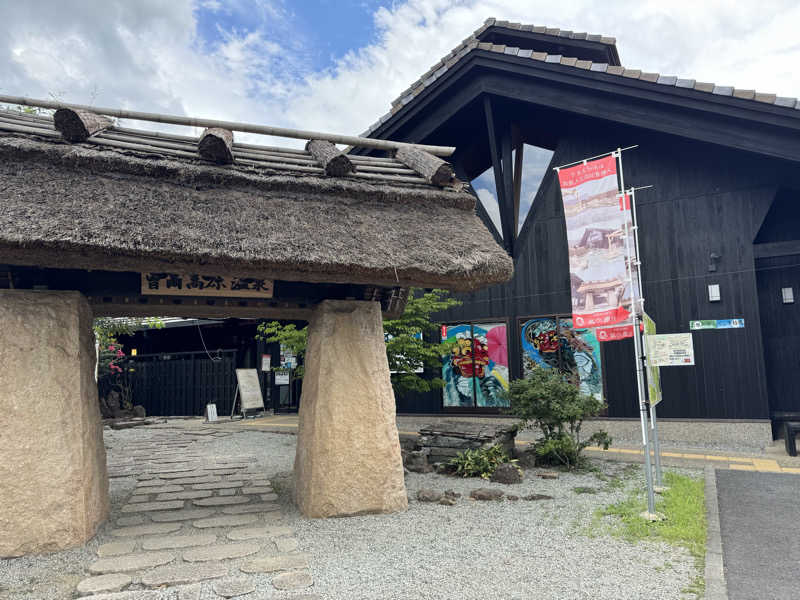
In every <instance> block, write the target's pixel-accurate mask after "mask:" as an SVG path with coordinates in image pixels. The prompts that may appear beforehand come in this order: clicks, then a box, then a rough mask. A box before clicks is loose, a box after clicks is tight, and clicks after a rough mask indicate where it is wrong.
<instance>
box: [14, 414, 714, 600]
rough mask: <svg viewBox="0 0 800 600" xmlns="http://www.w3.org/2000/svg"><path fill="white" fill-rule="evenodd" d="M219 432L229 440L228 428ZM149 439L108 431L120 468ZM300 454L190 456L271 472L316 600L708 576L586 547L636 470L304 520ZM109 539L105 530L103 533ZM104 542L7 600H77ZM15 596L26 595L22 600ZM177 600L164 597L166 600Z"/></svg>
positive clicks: (624, 545)
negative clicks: (293, 482) (129, 448)
mask: <svg viewBox="0 0 800 600" xmlns="http://www.w3.org/2000/svg"><path fill="white" fill-rule="evenodd" d="M148 429H149V428H148ZM220 431H226V430H225V429H224V427H223V426H220ZM147 435H148V433H147V430H144V429H143V428H136V429H130V430H122V431H108V430H107V431H106V444H107V446H109V447H110V448H111V449H112V450H111V454H114V455H117V456H120V455H121V454H120V452H124V445H125V443H126V442H127V441H130V440H140V439H144V438H145V437H146V436H147ZM295 443H296V437H295V436H294V435H286V434H279V433H266V432H263V431H252V432H250V431H244V432H242V431H238V432H234V433H232V435H229V436H227V437H213V436H212V437H209V438H206V439H203V440H202V441H200V442H198V443H195V444H194V445H193V446H192V447H191V451H190V452H191V453H192V454H201V455H206V456H216V457H225V456H236V455H250V456H254V457H256V459H257V460H258V462H259V463H261V464H262V465H264V470H265V475H266V477H267V478H270V479H272V480H273V481H274V482H275V483H276V484H277V485H276V486H275V487H276V491H279V493H280V501H281V502H282V503H283V504H284V512H285V515H286V516H285V523H286V525H289V526H291V527H293V528H294V529H295V530H296V538H297V540H298V541H299V543H300V550H302V551H306V552H309V553H310V554H311V556H312V559H311V572H312V574H313V576H314V581H315V584H314V587H313V588H312V589H311V590H308V591H307V592H306V593H308V592H312V591H313V593H314V594H317V595H318V597H320V598H326V599H331V600H333V599H337V600H338V599H347V600H357V599H362V598H363V599H370V600H377V599H389V598H391V599H406V598H408V599H412V598H413V599H414V600H422V599H431V600H433V599H440V598H441V599H448V600H449V599H452V598H460V599H465V600H467V599H476V600H477V599H481V600H488V599H503V600H512V599H520V600H521V599H528V598H531V599H532V598H536V599H550V598H552V599H559V600H561V599H565V598H571V599H572V598H575V599H578V598H592V599H597V600H602V599H613V600H618V599H619V598H626V599H648V600H660V599H677V598H681V597H682V595H681V590H682V589H683V588H685V587H686V586H687V585H688V584H689V583H690V581H691V580H692V578H694V577H695V575H696V574H697V573H696V569H695V566H694V561H693V559H692V557H691V556H690V555H689V554H688V553H687V552H685V551H683V550H682V549H679V548H675V547H672V546H668V545H666V544H659V543H639V544H631V543H628V542H625V541H623V540H619V539H616V538H610V537H608V536H605V535H602V534H601V535H594V536H589V535H587V529H588V528H589V527H590V525H591V522H592V517H593V514H594V511H595V510H596V509H597V508H598V507H601V506H605V505H608V504H610V503H612V502H616V501H618V500H621V499H622V498H624V497H626V496H627V494H628V490H629V489H630V488H631V487H632V486H634V485H640V484H641V480H643V477H642V476H641V470H637V471H636V473H635V475H631V471H632V470H631V469H630V468H628V470H627V473H628V478H627V479H626V480H625V481H626V485H625V486H624V487H623V488H622V489H619V488H613V487H610V486H608V485H607V483H606V482H604V481H601V480H600V478H598V476H597V475H596V474H594V473H584V474H573V473H561V474H560V477H559V478H558V479H555V480H550V479H541V478H539V477H537V476H536V472H537V470H535V469H533V470H528V471H526V475H525V480H524V481H523V483H521V484H516V485H510V486H504V485H501V484H493V483H490V482H485V481H482V480H480V479H460V478H454V477H446V476H442V475H436V474H425V475H423V474H415V473H410V474H408V475H407V476H406V485H407V487H408V492H409V498H410V501H409V509H408V511H407V512H405V513H400V514H394V515H368V516H359V517H351V518H346V519H326V520H321V519H305V518H303V517H301V515H300V514H299V513H298V512H297V510H296V508H294V506H293V505H292V504H291V500H290V498H289V496H290V494H289V492H288V487H289V485H288V483H289V482H288V478H289V476H288V473H290V472H291V469H292V466H293V463H294V452H295ZM595 464H596V466H597V467H598V469H600V471H601V472H602V473H603V474H605V475H607V476H610V477H613V476H616V475H619V474H621V473H623V471H625V469H626V467H628V466H627V465H625V464H623V463H616V462H613V461H596V462H595ZM684 472H687V473H693V474H697V473H699V472H698V471H689V470H684ZM279 473H280V474H282V475H281V476H279ZM134 486H135V480H134V479H133V478H117V479H112V480H111V496H112V503H113V504H114V505H115V507H117V508H119V506H120V505H121V504H122V503H123V502H124V501H125V500H126V499H127V497H128V496H129V495H130V492H131V491H132V490H133V488H134ZM478 487H492V488H499V489H502V490H503V491H504V492H506V493H511V494H515V495H517V496H525V495H528V494H531V493H537V494H547V495H550V496H553V497H554V499H553V500H541V501H525V500H519V501H517V502H511V501H506V500H504V501H501V502H478V501H472V500H469V499H468V498H467V496H468V495H469V492H470V491H471V490H473V489H476V488H478ZM577 487H591V488H596V489H597V493H594V494H591V493H590V494H578V493H576V492H575V491H574V488H577ZM421 488H431V489H435V490H440V491H444V490H448V489H450V490H455V491H456V492H459V493H461V494H463V497H462V498H460V499H459V500H458V501H457V504H456V505H455V506H443V505H439V504H429V503H420V502H417V500H416V493H417V491H418V490H419V489H421ZM109 528H110V527H109V525H108V524H107V525H105V526H104V528H103V530H102V531H101V533H103V532H105V530H106V529H109ZM104 537H105V536H103V535H101V536H98V537H96V538H95V539H93V540H92V541H90V542H89V543H88V544H87V545H86V546H85V547H83V548H81V549H76V550H69V551H62V552H58V553H54V554H49V555H42V556H35V557H24V558H18V559H9V560H0V598H2V599H3V600H5V599H10V600H21V599H22V598H26V599H27V598H35V599H37V600H39V599H41V600H50V599H52V600H61V599H64V598H71V597H72V590H74V587H75V584H76V583H77V582H78V581H79V580H80V579H81V578H82V577H83V575H84V569H85V567H86V566H87V565H88V564H89V563H90V562H92V561H93V560H94V559H95V557H96V555H95V549H96V547H97V545H98V543H99V542H98V538H101V539H102V538H104ZM257 579H258V581H257V582H256V585H257V591H256V593H255V594H253V595H251V596H245V598H251V597H252V598H274V599H276V600H277V599H284V598H292V597H295V598H298V599H299V598H302V597H303V594H289V593H278V592H275V591H274V590H273V589H272V586H271V585H270V584H269V578H267V577H259V578H257ZM202 587H203V593H202V595H201V598H202V599H203V600H205V599H206V598H213V597H215V596H214V595H213V594H212V593H211V591H210V585H209V584H203V586H202ZM9 589H15V593H14V595H11V594H10V593H9V592H8V590H9ZM22 590H25V593H21V592H22ZM66 590H68V592H66ZM173 597H175V596H174V594H172V593H171V592H167V591H165V592H164V598H165V599H166V598H173Z"/></svg>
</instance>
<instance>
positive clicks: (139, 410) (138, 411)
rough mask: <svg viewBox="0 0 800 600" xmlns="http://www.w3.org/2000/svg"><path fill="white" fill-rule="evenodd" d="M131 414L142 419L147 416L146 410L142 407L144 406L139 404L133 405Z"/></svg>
mask: <svg viewBox="0 0 800 600" xmlns="http://www.w3.org/2000/svg"><path fill="white" fill-rule="evenodd" d="M133 416H134V417H136V418H137V419H144V418H145V417H146V416H147V412H146V411H145V409H144V406H142V405H141V404H137V405H136V406H134V407H133Z"/></svg>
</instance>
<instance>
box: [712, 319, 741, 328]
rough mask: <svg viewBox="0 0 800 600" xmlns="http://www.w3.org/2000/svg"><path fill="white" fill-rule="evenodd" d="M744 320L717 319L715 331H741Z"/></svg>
mask: <svg viewBox="0 0 800 600" xmlns="http://www.w3.org/2000/svg"><path fill="white" fill-rule="evenodd" d="M743 328H744V319H717V329H743Z"/></svg>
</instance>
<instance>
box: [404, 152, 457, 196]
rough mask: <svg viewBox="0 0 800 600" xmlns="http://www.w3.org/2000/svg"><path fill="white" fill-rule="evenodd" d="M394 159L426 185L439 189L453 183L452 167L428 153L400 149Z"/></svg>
mask: <svg viewBox="0 0 800 600" xmlns="http://www.w3.org/2000/svg"><path fill="white" fill-rule="evenodd" d="M395 158H396V159H397V160H399V161H400V162H401V163H403V164H404V165H406V166H407V167H408V168H410V169H413V170H414V171H416V172H417V173H419V174H420V175H422V176H423V177H424V178H425V180H426V181H427V182H428V183H432V184H433V185H438V186H440V187H443V186H446V185H450V184H452V183H453V178H454V177H455V175H454V173H453V167H452V166H451V165H450V164H449V163H446V162H445V161H443V160H442V159H441V158H439V157H437V156H434V155H433V154H430V153H429V152H425V151H424V150H419V149H418V148H400V149H399V150H398V151H397V152H396V154H395Z"/></svg>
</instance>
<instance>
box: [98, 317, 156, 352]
mask: <svg viewBox="0 0 800 600" xmlns="http://www.w3.org/2000/svg"><path fill="white" fill-rule="evenodd" d="M92 327H93V328H94V336H95V339H96V340H97V343H98V344H100V347H101V348H107V347H108V346H110V345H112V344H117V338H118V337H119V336H121V335H132V334H133V333H134V332H135V331H136V330H137V329H142V328H143V327H150V328H153V329H161V328H162V327H164V321H162V320H161V319H160V318H159V317H147V318H145V319H137V318H133V317H125V318H115V319H112V318H110V317H99V318H97V319H95V320H94V323H93V324H92Z"/></svg>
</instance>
